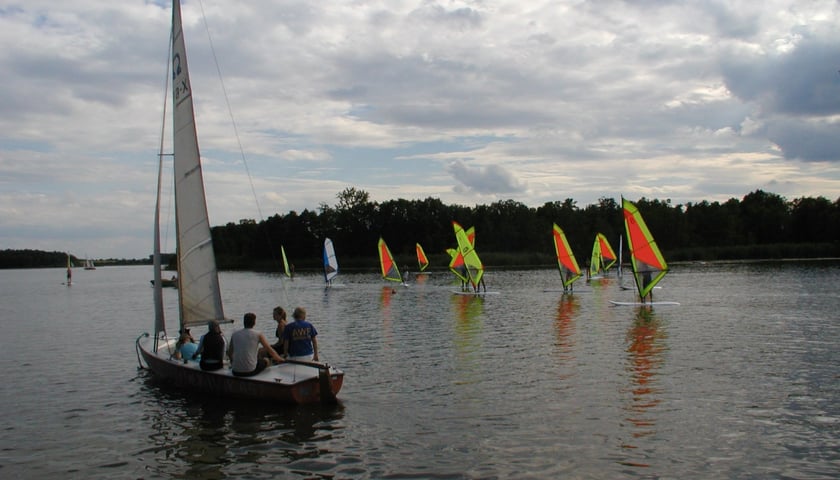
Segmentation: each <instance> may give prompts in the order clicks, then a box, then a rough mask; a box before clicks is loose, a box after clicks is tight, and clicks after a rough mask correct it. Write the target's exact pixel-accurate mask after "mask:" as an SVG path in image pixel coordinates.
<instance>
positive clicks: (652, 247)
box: [611, 198, 679, 305]
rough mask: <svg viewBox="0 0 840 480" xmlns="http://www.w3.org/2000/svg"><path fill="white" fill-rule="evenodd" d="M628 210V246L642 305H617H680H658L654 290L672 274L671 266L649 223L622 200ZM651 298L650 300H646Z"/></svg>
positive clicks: (669, 303) (635, 303) (626, 216)
mask: <svg viewBox="0 0 840 480" xmlns="http://www.w3.org/2000/svg"><path fill="white" fill-rule="evenodd" d="M621 204H622V208H623V210H624V228H625V231H626V233H627V247H628V248H629V249H630V264H631V266H632V267H633V280H634V281H635V283H636V289H637V291H638V293H639V300H640V301H639V302H615V301H611V302H612V303H613V304H616V305H679V303H677V302H654V301H653V293H652V292H653V288H654V287H655V286H656V284H657V283H659V281H660V280H662V278H663V277H664V276H665V274H667V273H668V264H667V263H665V257H663V256H662V252H660V251H659V246H657V244H656V240H654V239H653V235H651V233H650V230H648V227H647V224H645V221H644V219H643V218H642V214H641V213H639V209H638V208H636V206H635V205H634V204H633V203H632V202H630V201H629V200H626V199H624V198H622V199H621ZM648 296H649V298H650V301H646V299H647V298H648Z"/></svg>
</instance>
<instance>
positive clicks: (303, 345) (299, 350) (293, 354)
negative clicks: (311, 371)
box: [283, 307, 318, 362]
mask: <svg viewBox="0 0 840 480" xmlns="http://www.w3.org/2000/svg"><path fill="white" fill-rule="evenodd" d="M292 319H293V320H294V321H293V322H291V323H289V324H288V325H286V328H284V329H283V345H284V350H285V352H286V354H287V355H288V356H289V359H291V360H314V361H316V362H317V361H318V339H317V338H316V337H317V336H318V331H317V330H315V327H314V326H313V325H312V324H311V323H309V322H307V321H306V310H305V309H304V308H303V307H297V308H295V311H294V312H292Z"/></svg>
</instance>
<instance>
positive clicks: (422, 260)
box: [414, 243, 429, 273]
mask: <svg viewBox="0 0 840 480" xmlns="http://www.w3.org/2000/svg"><path fill="white" fill-rule="evenodd" d="M414 249H415V251H416V252H417V265H418V267H419V268H420V272H418V273H426V269H427V268H429V257H427V256H426V252H424V251H423V247H422V246H420V244H419V243H418V244H417V245H415V247H414Z"/></svg>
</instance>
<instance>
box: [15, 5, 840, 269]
mask: <svg viewBox="0 0 840 480" xmlns="http://www.w3.org/2000/svg"><path fill="white" fill-rule="evenodd" d="M163 3H166V5H162V4H163ZM201 6H202V7H203V8H202V9H199V8H198V7H199V5H198V4H196V3H194V2H187V4H186V5H184V6H183V11H184V19H185V23H186V27H185V34H186V38H187V43H188V47H187V48H188V52H189V55H190V69H191V77H192V82H193V90H194V92H195V101H196V111H197V117H198V119H197V125H198V129H199V140H200V142H201V149H202V153H203V154H204V156H205V180H206V182H207V191H208V194H210V195H211V197H210V198H209V199H208V204H209V209H210V215H211V221H212V222H213V223H214V224H223V223H226V222H229V221H234V222H235V221H238V220H239V219H240V218H253V217H255V216H257V215H258V213H257V208H256V206H255V205H254V204H255V202H254V197H255V195H254V192H253V191H252V190H251V185H250V182H253V185H254V188H253V190H254V191H255V192H256V198H257V200H258V201H259V205H260V210H262V214H263V215H265V216H268V215H272V214H274V213H281V214H283V213H285V212H287V211H289V210H296V211H302V210H303V209H305V208H308V209H317V207H318V204H319V203H321V202H326V203H328V204H332V203H334V201H335V195H336V193H338V192H339V191H341V190H342V189H344V188H345V187H347V186H354V187H356V188H359V189H363V190H366V191H368V192H369V193H370V194H371V198H372V199H373V200H377V201H383V200H388V199H390V198H397V197H401V198H425V197H427V196H430V195H431V196H436V197H439V198H441V200H443V201H444V202H449V203H459V204H468V205H469V204H476V203H485V202H487V201H494V200H496V199H506V198H512V199H514V200H517V201H521V202H523V203H525V204H528V205H532V206H538V205H541V204H542V203H544V202H547V201H555V200H563V199H565V198H573V199H574V200H576V201H577V202H578V205H580V206H585V205H587V204H589V203H593V202H596V201H597V200H598V198H600V197H603V196H616V197H617V196H618V195H619V194H621V193H624V194H625V195H627V196H631V197H632V196H634V195H638V196H641V195H645V196H648V197H668V198H671V199H672V200H673V201H675V202H686V201H695V202H696V201H700V200H726V199H728V198H730V197H738V198H740V197H741V196H743V195H745V194H747V193H749V192H750V191H753V190H755V189H756V188H765V189H767V190H769V191H773V192H775V193H778V194H781V195H784V196H787V197H788V198H791V197H797V196H818V195H824V196H827V197H829V198H832V199H833V198H837V197H840V162H838V160H840V151H838V147H837V142H836V141H834V138H835V137H836V135H833V132H836V131H837V122H838V117H840V111H839V110H840V75H838V74H837V69H838V68H840V65H838V58H840V48H838V47H837V45H840V27H838V26H837V23H836V19H837V18H840V15H838V14H840V4H838V3H837V2H836V1H833V0H816V1H809V2H796V1H794V0H769V1H766V2H724V3H721V2H715V3H694V4H692V3H689V4H686V3H669V2H619V1H607V2H597V3H587V2H548V1H543V2H539V1H538V2H524V3H523V2H518V1H501V0H500V1H494V2H467V1H455V2H445V3H444V2H426V1H418V2H390V1H388V2H386V1H364V2H352V3H341V2H338V3H336V2H326V3H323V2H322V3H313V2H303V1H285V0H284V1H279V2H278V1H272V2H268V1H265V0H252V1H249V2H245V3H241V2H240V3H238V4H236V5H233V4H231V3H230V2H226V1H221V0H203V1H202V2H201ZM202 10H203V11H204V13H205V14H206V15H207V19H206V23H207V25H208V26H209V28H210V33H211V35H212V39H213V47H214V50H215V57H216V58H218V60H219V62H220V64H219V69H220V70H221V73H222V78H223V79H224V91H226V92H227V94H228V95H229V99H228V100H229V103H230V108H231V110H232V113H233V118H235V120H236V127H237V129H236V131H237V132H238V134H239V137H238V138H237V137H236V136H235V135H234V130H233V129H232V127H231V116H230V114H229V113H228V105H227V103H226V101H225V99H224V97H223V89H222V87H221V85H220V82H219V77H218V74H217V70H216V66H215V65H214V63H213V52H211V50H210V45H209V43H208V41H207V34H206V32H205V31H204V25H205V22H204V20H203V19H202V18H201V17H200V15H201V13H202ZM169 20H170V12H169V7H168V2H151V1H150V2H140V3H138V2H111V3H106V4H103V3H102V2H100V1H91V0H78V1H74V2H53V1H45V0H32V1H28V2H24V3H21V4H19V5H18V6H14V7H12V6H6V7H0V47H2V48H0V52H2V53H0V80H2V83H3V85H4V88H3V90H2V91H0V111H2V115H0V202H2V203H0V245H2V247H3V248H29V247H31V246H38V248H44V249H48V250H69V251H71V252H72V253H74V254H76V255H86V254H89V255H90V256H93V257H107V256H114V257H141V256H146V255H147V253H148V251H149V250H150V248H151V246H150V244H151V242H150V240H149V239H150V238H151V219H152V213H151V208H152V203H153V201H154V182H155V178H156V177H155V176H156V167H155V161H156V158H157V157H156V155H157V150H158V144H159V143H160V139H159V138H158V137H159V134H160V120H161V117H162V114H163V112H162V100H163V98H164V95H165V94H164V91H163V90H164V80H165V78H164V73H165V72H164V70H165V67H166V63H167V62H166V60H167V58H166V55H167V46H166V42H167V41H168V36H169V25H168V24H169ZM240 144H241V145H242V147H243V149H244V152H245V158H246V161H247V166H248V171H250V173H251V179H249V178H248V176H247V174H246V171H245V169H244V168H243V161H242V154H241V153H240V152H239V145H240Z"/></svg>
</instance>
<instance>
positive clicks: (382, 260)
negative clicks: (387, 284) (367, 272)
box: [377, 237, 405, 286]
mask: <svg viewBox="0 0 840 480" xmlns="http://www.w3.org/2000/svg"><path fill="white" fill-rule="evenodd" d="M377 249H378V250H379V266H380V269H381V270H382V278H384V279H385V280H389V281H391V282H399V283H401V284H402V285H403V286H405V281H404V280H403V277H402V275H401V274H400V269H399V268H398V267H397V262H396V260H394V255H392V254H391V249H389V248H388V244H387V243H385V240H384V239H383V238H382V237H379V243H378V248H377Z"/></svg>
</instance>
